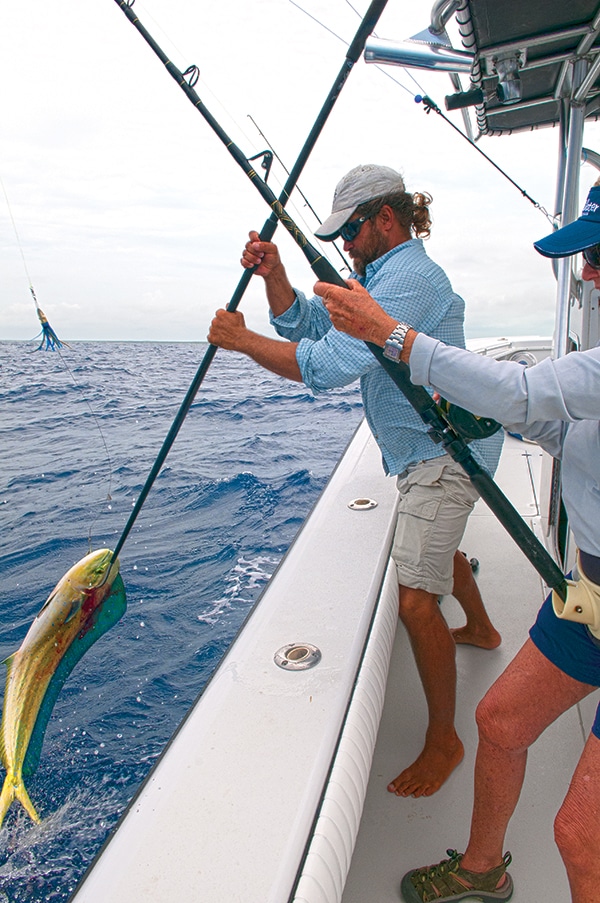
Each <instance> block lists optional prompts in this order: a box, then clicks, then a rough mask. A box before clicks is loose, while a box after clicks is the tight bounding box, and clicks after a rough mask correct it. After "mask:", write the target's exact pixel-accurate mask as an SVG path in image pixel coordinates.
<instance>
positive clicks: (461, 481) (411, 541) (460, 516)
mask: <svg viewBox="0 0 600 903" xmlns="http://www.w3.org/2000/svg"><path fill="white" fill-rule="evenodd" d="M396 482H397V486H398V491H399V493H400V500H399V502H398V522H397V524H396V534H395V536H394V547H393V550H392V558H393V559H394V561H395V563H396V570H397V573H398V583H399V584H400V585H401V586H410V587H412V588H413V589H424V590H425V591H426V592H428V593H433V594H434V595H437V596H442V595H445V594H447V593H451V592H452V584H453V571H454V554H455V552H456V550H457V549H458V545H459V543H460V541H461V539H462V537H463V533H464V532H465V527H466V525H467V518H468V517H469V514H470V513H471V511H472V510H473V506H474V505H475V502H476V501H477V499H478V498H479V495H478V493H477V490H476V489H474V488H473V486H472V485H471V482H470V480H469V478H468V476H467V475H466V473H465V472H464V470H463V469H462V467H461V466H460V464H457V463H456V462H455V461H454V460H453V459H452V458H451V457H450V456H449V455H447V454H444V455H441V456H440V457H438V458H431V459H430V460H429V461H420V462H419V463H418V464H413V465H411V466H410V467H409V468H408V470H407V471H405V472H404V473H403V474H400V476H398V477H397V481H396Z"/></svg>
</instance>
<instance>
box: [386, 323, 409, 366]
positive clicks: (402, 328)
mask: <svg viewBox="0 0 600 903" xmlns="http://www.w3.org/2000/svg"><path fill="white" fill-rule="evenodd" d="M409 329H411V327H410V326H409V325H408V323H397V324H396V326H395V327H394V329H393V330H392V333H391V335H390V336H389V338H388V339H386V342H385V345H384V346H383V356H384V357H387V358H388V360H390V361H399V360H400V355H401V354H402V349H403V348H404V340H405V339H406V333H407V332H408V330H409Z"/></svg>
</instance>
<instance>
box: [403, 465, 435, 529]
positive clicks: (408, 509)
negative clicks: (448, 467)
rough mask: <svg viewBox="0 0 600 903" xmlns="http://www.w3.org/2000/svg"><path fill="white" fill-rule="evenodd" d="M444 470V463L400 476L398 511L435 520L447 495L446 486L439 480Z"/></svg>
mask: <svg viewBox="0 0 600 903" xmlns="http://www.w3.org/2000/svg"><path fill="white" fill-rule="evenodd" d="M443 472H444V465H443V464H437V465H431V466H429V467H427V468H424V469H423V468H419V469H417V470H415V471H412V472H411V473H409V474H408V475H407V476H405V477H399V478H398V481H397V483H398V491H399V493H400V496H399V499H398V513H400V512H402V513H403V514H410V515H411V516H412V517H420V518H422V519H423V520H435V518H436V517H437V513H438V511H439V509H440V505H441V504H442V502H443V501H444V496H445V490H444V487H443V486H442V485H441V484H440V482H439V480H440V477H441V476H442V474H443Z"/></svg>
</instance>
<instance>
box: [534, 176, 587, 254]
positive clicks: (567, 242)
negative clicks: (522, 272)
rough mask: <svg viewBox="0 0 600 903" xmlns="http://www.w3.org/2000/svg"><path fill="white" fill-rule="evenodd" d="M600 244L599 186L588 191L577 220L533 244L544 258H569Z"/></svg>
mask: <svg viewBox="0 0 600 903" xmlns="http://www.w3.org/2000/svg"><path fill="white" fill-rule="evenodd" d="M597 244H600V185H597V186H595V187H594V188H592V189H591V190H590V193H589V194H588V196H587V201H586V202H585V206H584V208H583V212H582V214H581V216H580V217H579V219H576V220H575V222H573V223H569V225H568V226H563V227H562V229H556V230H555V231H554V232H552V234H551V235H547V236H546V237H545V238H541V239H540V240H539V241H536V242H534V243H533V247H534V248H535V249H536V251H539V252H540V254H543V255H544V257H569V256H570V255H571V254H579V252H580V251H584V250H585V249H586V248H591V247H593V245H597Z"/></svg>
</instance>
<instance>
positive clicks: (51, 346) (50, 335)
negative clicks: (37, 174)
mask: <svg viewBox="0 0 600 903" xmlns="http://www.w3.org/2000/svg"><path fill="white" fill-rule="evenodd" d="M0 186H2V193H3V194H4V198H5V200H6V207H7V210H8V215H9V217H10V221H11V223H12V227H13V230H14V233H15V238H16V239H17V247H18V248H19V252H20V254H21V260H22V261H23V269H24V270H25V276H26V277H27V284H28V285H29V292H30V294H31V297H32V298H33V303H34V304H35V309H36V313H37V316H38V320H39V321H40V324H41V326H42V331H41V332H40V333H38V335H37V336H36V337H35V338H39V337H40V336H41V337H42V340H41V342H40V344H39V346H38V348H37V351H41V350H42V349H43V348H45V350H46V351H58V350H59V349H60V348H62V346H63V344H64V345H67V343H66V342H61V340H60V339H59V338H58V336H57V335H56V333H55V332H54V330H53V329H52V327H51V326H50V323H49V322H48V319H47V317H46V315H45V313H44V311H43V310H42V309H41V307H40V305H39V304H38V299H37V297H36V294H35V290H34V288H33V282H32V281H31V276H30V275H29V270H28V269H27V261H26V260H25V253H24V251H23V245H22V243H21V237H20V235H19V230H18V229H17V224H16V222H15V218H14V216H13V212H12V208H11V206H10V201H9V199H8V194H7V191H6V188H5V185H4V182H3V180H2V178H1V177H0ZM68 347H69V346H68V345H67V348H68ZM34 350H35V349H34Z"/></svg>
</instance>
